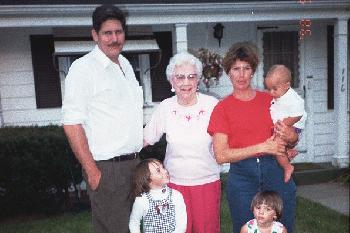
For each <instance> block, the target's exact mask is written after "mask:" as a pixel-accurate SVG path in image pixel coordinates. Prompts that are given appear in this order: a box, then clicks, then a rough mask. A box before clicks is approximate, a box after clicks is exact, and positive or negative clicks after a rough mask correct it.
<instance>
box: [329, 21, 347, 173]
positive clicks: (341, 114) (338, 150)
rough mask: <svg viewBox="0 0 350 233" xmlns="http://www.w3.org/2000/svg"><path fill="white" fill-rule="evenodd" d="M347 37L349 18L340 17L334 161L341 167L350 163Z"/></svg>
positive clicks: (336, 44) (336, 46) (336, 42)
mask: <svg viewBox="0 0 350 233" xmlns="http://www.w3.org/2000/svg"><path fill="white" fill-rule="evenodd" d="M347 37H348V19H347V18H338V19H337V22H336V24H335V28H334V71H335V72H334V116H335V126H336V129H335V132H336V135H335V136H336V137H335V138H336V141H335V145H336V147H335V153H334V157H333V161H332V163H333V165H335V166H337V167H341V168H343V167H347V166H348V164H349V116H348V113H347V111H348V110H349V109H348V105H347V98H348V97H347V93H348V87H347V80H348V69H347V63H348V44H347Z"/></svg>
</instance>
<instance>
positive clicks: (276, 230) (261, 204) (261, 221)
mask: <svg viewBox="0 0 350 233" xmlns="http://www.w3.org/2000/svg"><path fill="white" fill-rule="evenodd" d="M251 210H252V211H253V214H254V219H252V220H250V221H248V222H247V223H246V224H245V225H243V227H242V228H241V233H287V229H286V228H285V227H284V226H283V224H282V223H280V222H277V220H278V219H280V217H281V214H282V210H283V201H282V199H281V197H280V196H279V195H278V194H277V193H276V192H273V191H263V192H258V193H257V194H256V195H255V196H254V198H253V200H252V203H251Z"/></svg>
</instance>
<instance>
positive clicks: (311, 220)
mask: <svg viewBox="0 0 350 233" xmlns="http://www.w3.org/2000/svg"><path fill="white" fill-rule="evenodd" d="M224 196H225V194H223V200H222V208H221V214H222V215H221V232H222V233H229V232H231V220H230V213H229V209H228V206H227V201H226V198H225V197H224ZM90 218H91V215H90V212H89V211H84V212H82V213H79V214H64V215H62V216H56V217H51V218H45V219H37V220H29V221H25V220H23V222H18V221H16V222H13V221H11V222H2V223H0V233H88V232H91V230H90V229H91V220H90ZM295 232H296V233H333V232H336V233H348V232H349V217H348V216H345V215H342V214H339V213H337V212H335V211H333V210H331V209H329V208H326V207H323V206H321V205H319V204H317V203H313V202H310V201H308V200H306V199H304V198H301V197H298V199H297V219H296V231H295Z"/></svg>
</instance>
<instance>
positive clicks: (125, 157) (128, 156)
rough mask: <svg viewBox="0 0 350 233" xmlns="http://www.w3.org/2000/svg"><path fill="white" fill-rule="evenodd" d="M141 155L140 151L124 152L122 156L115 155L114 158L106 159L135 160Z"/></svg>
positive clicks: (118, 160) (112, 160)
mask: <svg viewBox="0 0 350 233" xmlns="http://www.w3.org/2000/svg"><path fill="white" fill-rule="evenodd" d="M138 156H139V152H133V153H130V154H124V155H120V156H115V157H114V158H111V159H108V160H106V161H111V162H122V161H125V160H134V159H136V158H137V157H138Z"/></svg>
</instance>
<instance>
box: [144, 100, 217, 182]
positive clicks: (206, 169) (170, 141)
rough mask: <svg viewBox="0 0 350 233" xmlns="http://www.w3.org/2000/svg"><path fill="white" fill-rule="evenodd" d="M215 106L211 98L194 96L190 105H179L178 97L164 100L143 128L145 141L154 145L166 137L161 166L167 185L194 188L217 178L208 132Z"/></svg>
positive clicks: (215, 101) (214, 101)
mask: <svg viewBox="0 0 350 233" xmlns="http://www.w3.org/2000/svg"><path fill="white" fill-rule="evenodd" d="M217 103H218V100H217V99H215V98H214V97H211V96H208V95H204V94H200V93H198V94H197V103H196V104H195V105H192V106H186V107H185V106H182V105H180V104H178V102H177V97H176V96H173V97H171V98H168V99H165V100H163V101H162V102H161V103H160V104H159V106H158V107H157V109H156V110H155V112H154V113H153V114H152V117H151V120H150V121H149V122H148V124H147V125H146V127H145V129H144V140H145V141H146V142H147V143H148V144H150V145H153V144H154V143H156V142H158V141H159V139H160V138H161V137H162V135H163V134H166V141H167V148H166V154H165V159H164V166H165V168H166V169H167V170H168V172H169V174H170V182H172V183H174V184H177V185H185V186H193V185H202V184H206V183H210V182H214V181H217V180H219V179H220V167H219V165H218V164H217V163H216V160H215V157H214V151H213V145H212V137H211V136H210V135H209V134H208V133H207V127H208V124H209V120H210V115H211V112H212V111H213V108H214V107H215V105H216V104H217Z"/></svg>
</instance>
